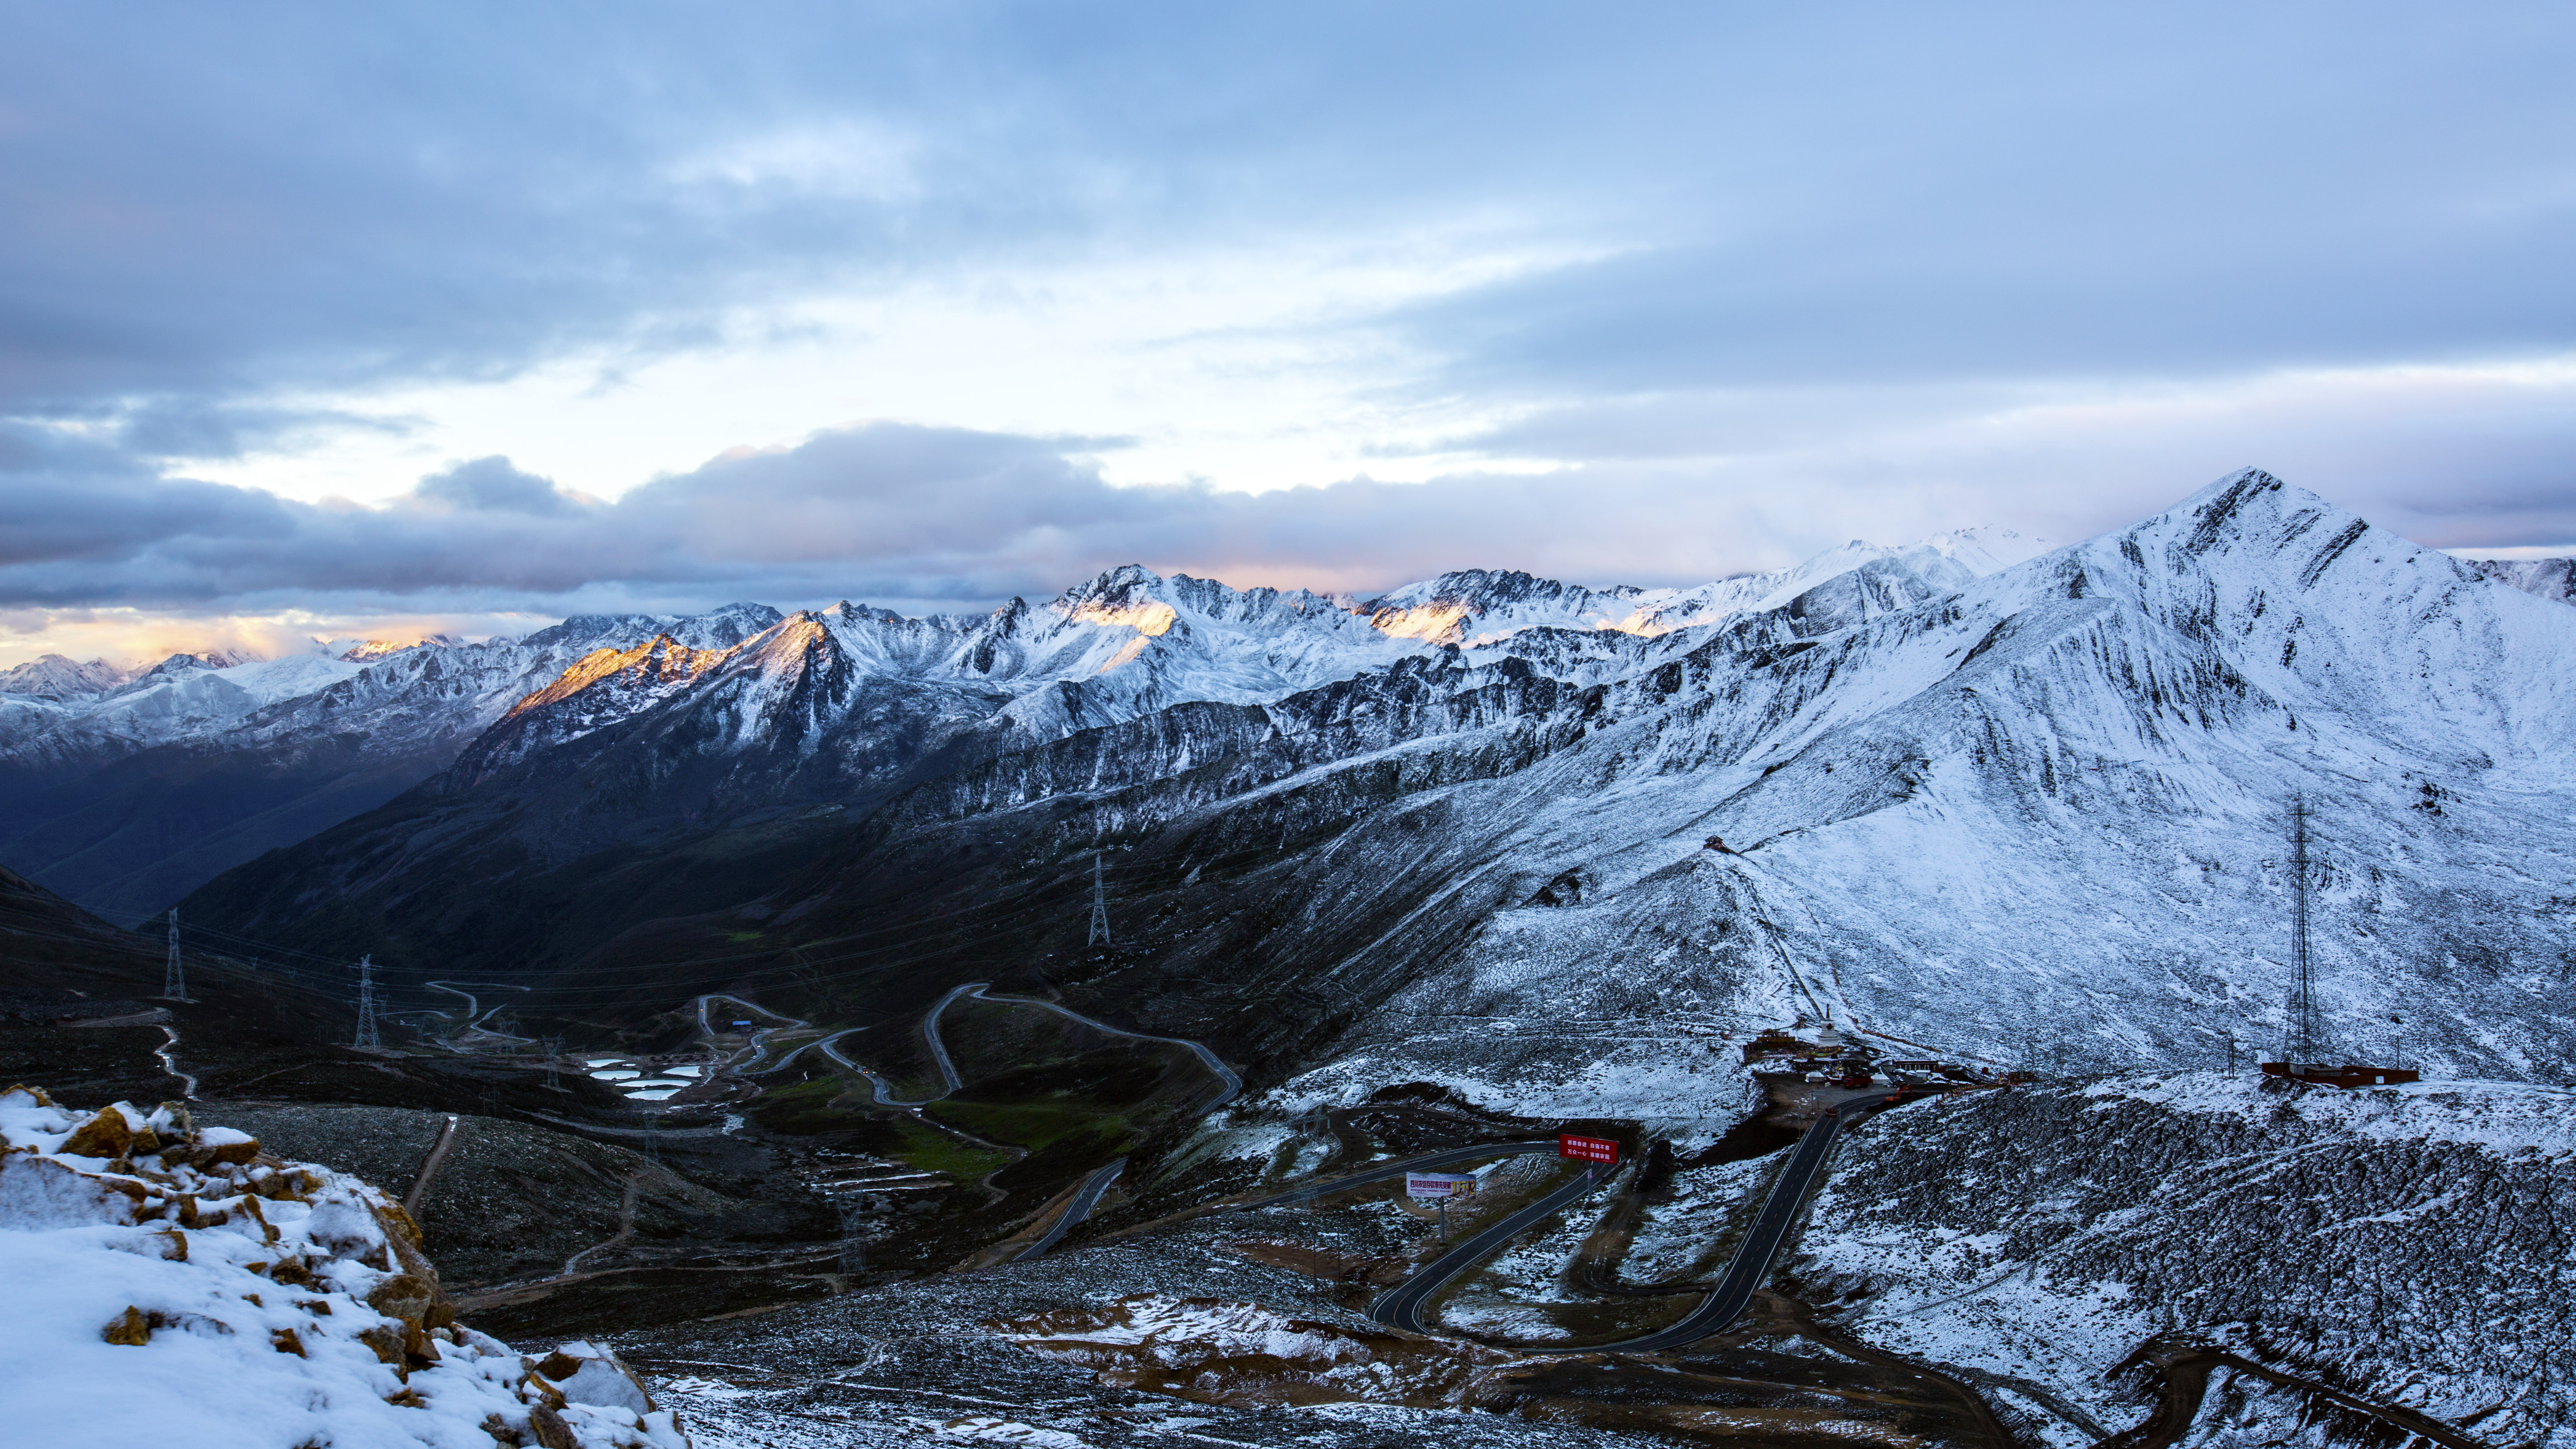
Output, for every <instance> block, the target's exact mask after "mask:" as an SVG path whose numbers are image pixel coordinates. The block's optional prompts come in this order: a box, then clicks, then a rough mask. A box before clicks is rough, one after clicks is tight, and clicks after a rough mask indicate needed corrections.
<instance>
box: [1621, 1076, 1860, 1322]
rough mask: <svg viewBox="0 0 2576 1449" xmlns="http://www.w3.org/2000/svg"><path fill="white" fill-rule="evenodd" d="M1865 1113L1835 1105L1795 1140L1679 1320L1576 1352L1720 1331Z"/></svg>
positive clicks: (1749, 1295)
mask: <svg viewBox="0 0 2576 1449" xmlns="http://www.w3.org/2000/svg"><path fill="white" fill-rule="evenodd" d="M1869 1111H1870V1108H1868V1107H1838V1108H1834V1109H1833V1110H1831V1111H1828V1112H1826V1113H1825V1115H1824V1116H1822V1117H1820V1118H1818V1119H1816V1125H1815V1126H1813V1127H1810V1128H1808V1129H1807V1135H1806V1136H1804V1137H1801V1138H1799V1139H1798V1146H1797V1148H1796V1149H1795V1150H1794V1151H1792V1152H1791V1153H1790V1154H1789V1165H1788V1166H1787V1167H1786V1168H1784V1169H1782V1170H1781V1173H1780V1177H1779V1180H1778V1181H1776V1182H1774V1183H1772V1184H1771V1195H1770V1196H1769V1197H1767V1198H1764V1199H1763V1200H1762V1211H1761V1213H1760V1214H1759V1215H1758V1216H1756V1217H1755V1218H1754V1219H1753V1227H1752V1229H1751V1231H1749V1232H1747V1233H1746V1234H1745V1235H1744V1242H1743V1243H1742V1244H1741V1245H1740V1246H1738V1247H1737V1248H1736V1250H1735V1261H1734V1262H1732V1263H1729V1264H1728V1265H1727V1267H1726V1276H1725V1277H1724V1278H1721V1279H1719V1280H1718V1283H1717V1291H1716V1292H1714V1293H1711V1294H1709V1295H1708V1296H1707V1297H1706V1298H1703V1299H1701V1300H1700V1303H1699V1306H1698V1307H1697V1308H1694V1309H1692V1310H1691V1311H1690V1313H1689V1314H1688V1315H1687V1316H1685V1317H1684V1318H1683V1319H1682V1321H1681V1322H1679V1323H1676V1324H1674V1325H1673V1326H1672V1327H1670V1328H1666V1329H1662V1330H1660V1331H1658V1332H1655V1333H1649V1334H1646V1335H1644V1336H1643V1337H1640V1338H1630V1339H1623V1340H1621V1341H1619V1342H1617V1343H1595V1344H1586V1345H1583V1347H1582V1348H1581V1350H1580V1351H1581V1352H1584V1353H1660V1352H1662V1351H1663V1350H1665V1349H1668V1348H1679V1347H1681V1346H1682V1345H1683V1344H1686V1343H1696V1342H1698V1341H1699V1340H1701V1339H1703V1338H1706V1337H1708V1336H1709V1335H1710V1334H1712V1333H1721V1332H1724V1331H1725V1329H1726V1326H1727V1325H1728V1324H1730V1323H1733V1322H1734V1321H1735V1320H1736V1319H1737V1318H1738V1317H1739V1316H1741V1315H1742V1314H1743V1312H1744V1305H1745V1304H1747V1303H1749V1302H1751V1301H1752V1300H1753V1290H1754V1289H1756V1288H1759V1287H1761V1286H1762V1280H1763V1279H1765V1278H1768V1277H1770V1276H1771V1260H1772V1259H1773V1258H1776V1257H1778V1256H1779V1255H1780V1244H1781V1243H1782V1242H1783V1241H1785V1240H1786V1239H1787V1238H1788V1236H1789V1228H1790V1225H1791V1224H1793V1223H1795V1222H1796V1221H1797V1220H1798V1208H1799V1206H1800V1205H1801V1204H1803V1203H1804V1202H1805V1201H1806V1200H1807V1189H1808V1188H1809V1187H1810V1186H1811V1185H1813V1184H1814V1182H1815V1180H1816V1178H1817V1176H1818V1175H1820V1174H1821V1173H1823V1171H1824V1170H1825V1160H1826V1159H1827V1158H1828V1157H1831V1156H1832V1155H1833V1150H1834V1139H1835V1138H1836V1137H1838V1136H1840V1135H1841V1133H1842V1130H1843V1129H1844V1128H1845V1127H1848V1126H1850V1125H1851V1124H1852V1123H1853V1122H1855V1121H1857V1120H1858V1119H1859V1118H1861V1117H1862V1116H1865V1115H1867V1113H1868V1112H1869Z"/></svg>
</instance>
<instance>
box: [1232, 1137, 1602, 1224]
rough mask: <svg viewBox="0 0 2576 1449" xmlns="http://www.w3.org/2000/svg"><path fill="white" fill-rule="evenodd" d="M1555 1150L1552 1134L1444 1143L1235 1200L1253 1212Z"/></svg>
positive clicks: (1243, 1209) (1247, 1210) (1238, 1206)
mask: <svg viewBox="0 0 2576 1449" xmlns="http://www.w3.org/2000/svg"><path fill="white" fill-rule="evenodd" d="M1555 1150H1556V1139H1555V1138H1553V1137H1550V1138H1548V1139H1547V1140H1546V1141H1544V1142H1488V1143H1486V1144H1484V1145H1483V1146H1481V1147H1444V1148H1442V1149H1440V1150H1439V1151H1437V1152H1425V1153H1421V1154H1419V1155H1417V1156H1413V1157H1399V1158H1396V1159H1394V1160H1393V1161H1390V1162H1380V1163H1375V1164H1372V1165H1371V1166H1368V1167H1365V1168H1362V1169H1361V1170H1360V1171H1358V1172H1354V1173H1352V1174H1350V1175H1349V1176H1347V1177H1336V1178H1333V1179H1330V1180H1329V1181H1325V1182H1310V1183H1307V1184H1306V1185H1305V1186H1303V1187H1292V1188H1290V1189H1288V1190H1287V1191H1286V1192H1277V1193H1272V1194H1271V1195H1270V1196H1268V1197H1257V1198H1254V1199H1253V1200H1252V1201H1250V1202H1244V1203H1236V1204H1235V1208H1236V1209H1237V1210H1238V1211H1242V1212H1250V1211H1251V1210H1252V1209H1254V1208H1266V1207H1284V1206H1286V1205H1287V1204H1289V1203H1300V1202H1312V1201H1314V1200H1315V1199H1316V1198H1319V1197H1330V1196H1332V1195H1333V1194H1334V1193H1337V1192H1347V1191H1349V1190H1350V1189H1352V1188H1355V1187H1365V1186H1367V1185H1368V1184H1370V1183H1372V1182H1384V1181H1385V1180H1386V1179H1388V1178H1390V1177H1398V1176H1401V1175H1403V1174H1405V1173H1408V1172H1417V1171H1426V1170H1429V1169H1432V1168H1439V1167H1452V1166H1455V1165H1457V1164H1459V1163H1464V1162H1478V1161H1482V1160H1483V1159H1485V1158H1488V1157H1535V1156H1537V1155H1539V1154H1540V1153H1542V1152H1554V1151H1555Z"/></svg>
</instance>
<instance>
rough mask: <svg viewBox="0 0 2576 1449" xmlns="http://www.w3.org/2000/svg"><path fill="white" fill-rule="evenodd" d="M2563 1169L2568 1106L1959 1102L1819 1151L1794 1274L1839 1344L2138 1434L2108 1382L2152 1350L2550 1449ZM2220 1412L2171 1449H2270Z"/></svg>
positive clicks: (2073, 1089)
mask: <svg viewBox="0 0 2576 1449" xmlns="http://www.w3.org/2000/svg"><path fill="white" fill-rule="evenodd" d="M2571 1164H2576V1093H2569V1092H2558V1091H2548V1090H2541V1089H2534V1088H2527V1087H2514V1086H2510V1085H2505V1084H2492V1083H2489V1084H2480V1083H2459V1084H2452V1085H2448V1086H2444V1085H2440V1084H2428V1085H2425V1086H2420V1087H2409V1088H2389V1089H2380V1090H2371V1091H2360V1092H2344V1091H2341V1090H2338V1089H2336V1088H2331V1087H2312V1086H2301V1085H2295V1084H2286V1083H2271V1084H2264V1085H2257V1084H2256V1083H2254V1082H2252V1081H2249V1080H2245V1079H2233V1080H2231V1079H2227V1078H2223V1077H2220V1076H2218V1075H2217V1074H2214V1073H2198V1074H2186V1075H2181V1076H2175V1077H2172V1078H2168V1079H2164V1080H2156V1079H2120V1080H2114V1081H2109V1082H2104V1083H2101V1084H2098V1085H2094V1086H2089V1087H2084V1086H2057V1087H2020V1088H2014V1089H2012V1090H2009V1091H1988V1092H1980V1093H1975V1094H1971V1095H1969V1096H1965V1097H1960V1098H1954V1099H1949V1100H1942V1101H1935V1102H1930V1103H1925V1104H1922V1105H1920V1106H1916V1107H1909V1108H1906V1109H1904V1110H1903V1111H1901V1112H1898V1113H1895V1114H1892V1115H1890V1116H1888V1117H1886V1118H1884V1119H1882V1120H1881V1121H1879V1122H1877V1123H1875V1124H1873V1125H1871V1126H1870V1127H1869V1128H1868V1130H1867V1131H1866V1132H1864V1133H1863V1134H1861V1135H1859V1136H1857V1137H1855V1138H1853V1139H1852V1140H1850V1141H1849V1142H1848V1143H1847V1144H1846V1145H1845V1146H1844V1147H1843V1148H1841V1149H1840V1155H1839V1157H1838V1158H1837V1161H1836V1165H1835V1168H1834V1172H1833V1175H1832V1178H1831V1181H1830V1183H1829V1185H1828V1186H1827V1187H1826V1189H1825V1190H1824V1192H1823V1193H1822V1194H1821V1195H1820V1196H1819V1198H1818V1199H1817V1201H1816V1204H1815V1207H1814V1209H1813V1212H1812V1215H1811V1218H1810V1221H1809V1225H1808V1227H1807V1229H1806V1230H1805V1234H1804V1236H1803V1237H1802V1238H1801V1239H1800V1244H1799V1246H1800V1248H1801V1250H1802V1252H1803V1255H1804V1256H1803V1257H1802V1258H1801V1259H1800V1260H1799V1261H1798V1263H1797V1264H1796V1272H1797V1275H1798V1276H1799V1277H1800V1278H1801V1279H1802V1280H1804V1281H1805V1282H1807V1283H1808V1284H1809V1285H1810V1286H1812V1287H1814V1288H1816V1289H1817V1290H1818V1291H1819V1293H1820V1294H1821V1295H1823V1296H1831V1295H1833V1294H1834V1293H1836V1292H1839V1291H1849V1290H1853V1289H1860V1290H1864V1291H1865V1292H1867V1293H1868V1294H1869V1295H1871V1296H1870V1297H1869V1298H1868V1300H1867V1301H1866V1303H1864V1304H1862V1305H1859V1306H1856V1307H1854V1308H1853V1309H1851V1310H1850V1316H1849V1318H1848V1319H1847V1320H1846V1323H1845V1326H1846V1327H1847V1328H1849V1329H1850V1330H1851V1331H1852V1332H1854V1333H1855V1334H1857V1335H1858V1336H1859V1337H1861V1338H1863V1339H1865V1340H1868V1341H1871V1342H1873V1343H1877V1344H1880V1345H1881V1346H1885V1347H1892V1348H1897V1349H1901V1350H1903V1351H1905V1352H1909V1353H1915V1354H1919V1355H1922V1356H1924V1357H1927V1358H1931V1359H1938V1360H1943V1361H1946V1362H1949V1363H1953V1364H1958V1365H1964V1366H1966V1367H1968V1368H1971V1369H1974V1370H1978V1371H1982V1372H1985V1373H1989V1374H1999V1375H2006V1376H2014V1377H2024V1378H2030V1379H2036V1380H2038V1381H2040V1382H2042V1383H2044V1384H2046V1385H2048V1386H2050V1387H2052V1388H2053V1389H2054V1390H2055V1391H2056V1392H2058V1393H2060V1394H2063V1395H2065V1396H2067V1397H2068V1398H2070V1399H2071V1400H2073V1401H2074V1402H2076V1403H2078V1404H2091V1405H2093V1406H2095V1408H2096V1410H2097V1411H2098V1413H2099V1414H2100V1415H2101V1416H2102V1417H2104V1418H2105V1419H2108V1420H2109V1421H2111V1422H2119V1421H2121V1420H2123V1419H2134V1418H2135V1417H2136V1415H2137V1414H2138V1412H2139V1407H2138V1405H2137V1404H2136V1403H2134V1402H2133V1401H2131V1400H2130V1399H2129V1396H2128V1393H2127V1392H2126V1386H2125V1385H2124V1383H2123V1382H2122V1381H2121V1380H2120V1379H2118V1378H2115V1377H2113V1376H2112V1371H2113V1370H2114V1369H2115V1368H2118V1367H2119V1366H2120V1365H2121V1364H2122V1363H2123V1361H2124V1360H2126V1359H2128V1358H2129V1357H2130V1355H2131V1354H2132V1353H2133V1352H2135V1351H2137V1350H2140V1349H2141V1348H2142V1347H2150V1344H2149V1341H2150V1340H2151V1339H2157V1338H2159V1337H2160V1336H2161V1337H2162V1338H2163V1339H2165V1340H2168V1341H2171V1342H2175V1343H2183V1344H2206V1345H2210V1346H2214V1347H2218V1348H2222V1349H2230V1350H2233V1351H2235V1352H2238V1353H2240V1354H2243V1355H2245V1356H2247V1357H2249V1358H2251V1359H2253V1360H2255V1361H2258V1362H2261V1363H2263V1364H2266V1365H2269V1366H2271V1367H2274V1368H2279V1369H2286V1370H2289V1371H2291V1372H2293V1373H2296V1374H2298V1375H2301V1376H2304V1377H2306V1378H2308V1379H2312V1380H2316V1381H2319V1382H2322V1383H2324V1384H2327V1385H2329V1386H2331V1387H2333V1388H2337V1389H2342V1390H2346V1391H2349V1392H2351V1393H2354V1394H2357V1395H2359V1396H2361V1397H2363V1398H2366V1399H2369V1400H2373V1401H2377V1402H2380V1403H2386V1404H2396V1405H2403V1406H2406V1407H2408V1408H2411V1409H2414V1410H2417V1411H2420V1412H2422V1413H2425V1414H2429V1415H2431V1416H2433V1417H2434V1418H2435V1419H2437V1420H2440V1421H2444V1422H2447V1423H2449V1424H2451V1425H2454V1426H2459V1427H2461V1428H2464V1429H2465V1428H2470V1426H2472V1425H2473V1426H2474V1428H2473V1429H2472V1430H2471V1432H2473V1433H2474V1435H2475V1437H2476V1438H2477V1439H2478V1440H2481V1441H2484V1442H2487V1443H2494V1444H2516V1443H2544V1442H2545V1443H2552V1444H2555V1443H2562V1442H2566V1441H2567V1440H2568V1439H2569V1438H2570V1437H2571V1436H2576V1317H2571V1309H2570V1304H2571V1303H2576V1291H2572V1290H2576V1270H2571V1267H2570V1264H2571V1262H2576V1226H2571V1225H2576V1171H2572V1170H2571ZM2242 1407H2243V1406H2242V1405H2241V1404H2237V1405H2234V1406H2233V1407H2231V1403H2230V1401H2229V1400H2228V1398H2227V1397H2226V1396H2224V1395H2222V1396H2220V1397H2219V1398H2218V1399H2217V1400H2216V1401H2214V1402H2213V1403H2212V1405H2211V1406H2210V1408H2209V1409H2208V1410H2207V1413H2206V1416H2205V1418H2204V1421H2203V1424H2202V1425H2201V1426H2200V1427H2199V1428H2196V1429H2195V1430H2194V1431H2193V1432H2192V1434H2191V1435H2190V1436H2189V1442H2203V1441H2205V1440H2211V1439H2214V1440H2216V1441H2217V1442H2248V1443H2252V1442H2261V1441H2262V1440H2263V1439H2267V1438H2278V1437H2281V1436H2282V1435H2283V1434H2286V1433H2287V1432H2289V1429H2290V1427H2291V1426H2290V1425H2288V1424H2286V1423H2281V1422H2272V1423H2270V1424H2262V1423H2253V1424H2246V1423H2237V1424H2228V1423H2225V1422H2224V1420H2225V1419H2226V1417H2227V1415H2228V1414H2230V1413H2233V1412H2236V1410H2237V1409H2241V1408H2242ZM2298 1408H2299V1406H2298V1405H2297V1403H2296V1401H2295V1399H2293V1400H2291V1401H2289V1402H2285V1403H2282V1404H2278V1405H2275V1406H2274V1407H2273V1409H2272V1410H2271V1411H2270V1412H2273V1413H2278V1412H2281V1411H2284V1410H2286V1411H2288V1412H2290V1413H2293V1414H2295V1413H2297V1412H2298ZM2317 1408H2318V1409H2320V1410H2323V1411H2327V1412H2331V1411H2332V1410H2331V1406H2329V1405H2325V1404H2319V1405H2317ZM2043 1417H2044V1415H2043ZM2388 1429H2389V1426H2386V1425H2382V1426H2381V1428H2380V1430H2379V1432H2387V1431H2388Z"/></svg>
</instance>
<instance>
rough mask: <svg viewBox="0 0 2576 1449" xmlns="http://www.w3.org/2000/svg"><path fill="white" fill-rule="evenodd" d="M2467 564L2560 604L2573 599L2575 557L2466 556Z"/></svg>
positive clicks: (2575, 586)
mask: <svg viewBox="0 0 2576 1449" xmlns="http://www.w3.org/2000/svg"><path fill="white" fill-rule="evenodd" d="M2468 565H2469V567H2471V568H2473V569H2476V570H2477V571H2478V572H2479V573H2482V574H2484V575H2486V576H2487V577H2488V578H2491V579H2494V580H2495V581H2496V582H2498V583H2503V584H2511V585H2513V586H2514V587H2515V588H2517V589H2520V590H2522V591H2523V592H2524V593H2526V594H2538V595H2539V596H2540V597H2542V598H2544V599H2556V600H2558V601H2559V602H2561V603H2569V602H2576V559H2570V558H2534V559H2492V558H2488V559H2470V560H2468Z"/></svg>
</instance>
